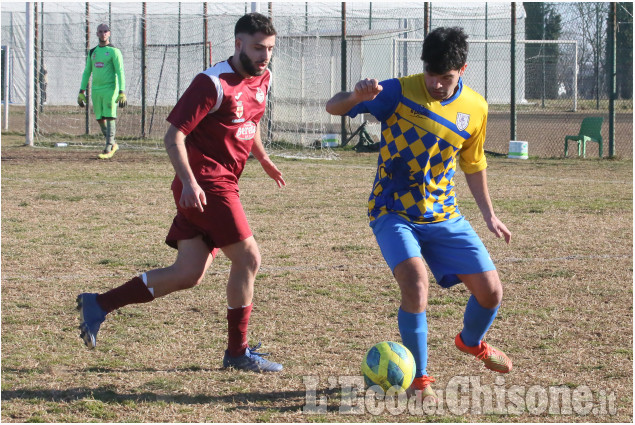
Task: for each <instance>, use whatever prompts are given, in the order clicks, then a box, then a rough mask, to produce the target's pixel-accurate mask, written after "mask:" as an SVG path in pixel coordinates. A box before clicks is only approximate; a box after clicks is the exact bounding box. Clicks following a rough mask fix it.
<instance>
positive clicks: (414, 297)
mask: <svg viewBox="0 0 635 425" xmlns="http://www.w3.org/2000/svg"><path fill="white" fill-rule="evenodd" d="M401 304H402V305H403V306H404V307H405V309H406V311H408V312H410V313H420V312H422V311H424V310H425V309H426V308H427V307H428V283H427V282H424V281H417V282H413V283H412V284H411V285H407V286H402V290H401Z"/></svg>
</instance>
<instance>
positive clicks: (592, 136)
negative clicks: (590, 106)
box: [564, 117, 604, 158]
mask: <svg viewBox="0 0 635 425" xmlns="http://www.w3.org/2000/svg"><path fill="white" fill-rule="evenodd" d="M603 121H604V117H587V118H585V119H583V120H582V125H581V126H580V133H578V135H577V136H565V138H564V156H567V153H568V152H569V140H572V141H574V142H576V143H577V144H578V156H582V158H585V157H586V143H587V142H595V143H597V144H598V146H599V150H600V158H602V152H603V149H602V148H603V145H602V122H603Z"/></svg>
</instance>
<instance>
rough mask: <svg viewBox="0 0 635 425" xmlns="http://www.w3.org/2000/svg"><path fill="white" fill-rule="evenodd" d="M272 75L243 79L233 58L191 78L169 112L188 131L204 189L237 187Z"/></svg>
mask: <svg viewBox="0 0 635 425" xmlns="http://www.w3.org/2000/svg"><path fill="white" fill-rule="evenodd" d="M270 81H271V74H270V73H269V70H266V71H265V73H264V74H263V75H261V76H256V77H252V78H243V77H242V76H241V75H240V74H239V73H238V72H236V70H235V69H234V68H233V67H232V66H231V58H229V59H228V60H227V61H224V62H219V63H217V64H216V65H214V66H212V67H210V68H208V69H206V70H205V71H203V72H201V73H200V74H198V75H197V76H196V77H194V80H193V81H192V83H191V84H190V86H189V87H188V89H187V90H186V91H185V93H183V96H181V98H180V99H179V101H178V102H177V104H176V105H175V106H174V109H173V110H172V112H171V113H170V115H169V116H168V118H167V120H168V122H170V124H172V125H174V126H175V127H176V128H178V129H179V130H181V131H182V132H183V134H185V135H186V138H185V145H186V148H187V155H188V160H189V163H190V167H191V168H192V172H193V173H194V176H195V177H196V181H197V182H198V184H199V185H200V186H201V187H202V188H203V189H204V190H211V191H226V190H232V191H234V190H238V186H237V183H238V178H239V177H240V175H241V173H242V172H243V169H244V168H245V163H246V162H247V158H248V157H249V153H250V152H251V147H252V145H253V139H254V136H255V135H256V128H257V125H258V122H259V121H260V118H261V117H262V115H263V114H264V112H265V105H266V103H267V102H266V100H267V94H268V92H269V85H270Z"/></svg>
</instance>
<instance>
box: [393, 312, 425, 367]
mask: <svg viewBox="0 0 635 425" xmlns="http://www.w3.org/2000/svg"><path fill="white" fill-rule="evenodd" d="M397 322H398V324H399V333H400V334H401V341H402V342H403V345H405V346H406V348H407V349H408V350H410V352H411V353H412V355H413V357H414V358H415V364H416V372H415V377H417V378H419V377H421V376H423V375H427V372H426V367H427V366H428V320H427V317H426V312H425V311H423V312H422V313H407V312H405V311H403V310H402V309H401V308H399V314H398V315H397Z"/></svg>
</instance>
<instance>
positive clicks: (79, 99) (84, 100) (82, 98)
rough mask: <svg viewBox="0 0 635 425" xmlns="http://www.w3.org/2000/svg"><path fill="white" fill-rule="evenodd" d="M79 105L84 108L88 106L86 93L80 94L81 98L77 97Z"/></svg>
mask: <svg viewBox="0 0 635 425" xmlns="http://www.w3.org/2000/svg"><path fill="white" fill-rule="evenodd" d="M77 104H78V105H79V106H81V107H82V108H83V107H84V106H86V95H85V94H84V93H82V92H80V93H79V96H77Z"/></svg>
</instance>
